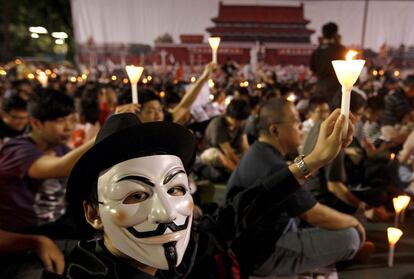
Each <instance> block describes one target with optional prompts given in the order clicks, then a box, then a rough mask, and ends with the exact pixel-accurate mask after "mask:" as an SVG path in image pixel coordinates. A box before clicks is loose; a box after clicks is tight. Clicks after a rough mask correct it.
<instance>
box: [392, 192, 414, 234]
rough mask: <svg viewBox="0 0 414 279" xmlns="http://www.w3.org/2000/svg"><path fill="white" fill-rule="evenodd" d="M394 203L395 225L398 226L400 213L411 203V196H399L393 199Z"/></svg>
mask: <svg viewBox="0 0 414 279" xmlns="http://www.w3.org/2000/svg"><path fill="white" fill-rule="evenodd" d="M392 203H393V205H394V210H395V220H394V226H396V227H398V219H399V216H400V213H401V211H402V210H404V209H405V208H406V207H407V206H408V204H409V203H410V197H408V196H405V195H403V196H398V197H396V198H393V199H392Z"/></svg>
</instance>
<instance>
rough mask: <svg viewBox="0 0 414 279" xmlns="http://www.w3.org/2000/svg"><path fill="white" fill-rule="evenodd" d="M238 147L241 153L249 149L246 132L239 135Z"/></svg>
mask: <svg viewBox="0 0 414 279" xmlns="http://www.w3.org/2000/svg"><path fill="white" fill-rule="evenodd" d="M240 147H241V151H242V153H243V154H246V152H247V150H249V141H248V140H247V135H246V134H243V135H242V136H241V137H240Z"/></svg>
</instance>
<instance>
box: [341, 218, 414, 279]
mask: <svg viewBox="0 0 414 279" xmlns="http://www.w3.org/2000/svg"><path fill="white" fill-rule="evenodd" d="M388 226H392V224H391V223H369V224H367V230H368V239H369V240H371V241H373V242H374V243H375V245H376V251H375V253H374V254H373V255H372V257H371V258H370V260H369V261H368V262H367V263H365V264H360V265H355V266H352V267H349V268H346V269H344V270H340V271H339V278H340V279H365V278H367V279H371V278H375V279H376V278H384V279H388V278H390V279H413V278H414V216H411V217H409V218H407V219H406V221H405V223H404V224H403V225H402V226H401V227H400V228H401V229H402V230H403V233H404V234H403V236H402V237H401V239H400V241H399V242H398V243H397V246H396V248H395V258H394V266H393V267H391V268H390V267H388V266H387V257H388V241H387V235H386V229H387V227H388Z"/></svg>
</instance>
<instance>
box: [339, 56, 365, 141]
mask: <svg viewBox="0 0 414 279" xmlns="http://www.w3.org/2000/svg"><path fill="white" fill-rule="evenodd" d="M356 54H357V52H355V51H352V50H350V51H349V52H348V53H347V55H346V60H334V61H332V65H333V67H334V70H335V73H336V76H337V78H338V80H339V83H340V84H341V85H342V102H341V114H343V115H344V116H345V127H344V130H343V134H342V135H343V138H345V137H346V135H347V133H348V121H349V104H350V100H351V91H352V86H354V84H355V82H356V81H357V79H358V77H359V75H360V74H361V71H362V68H363V67H364V64H365V60H361V59H358V60H352V58H353V57H354V56H355V55H356Z"/></svg>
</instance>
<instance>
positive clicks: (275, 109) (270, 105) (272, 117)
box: [257, 97, 293, 135]
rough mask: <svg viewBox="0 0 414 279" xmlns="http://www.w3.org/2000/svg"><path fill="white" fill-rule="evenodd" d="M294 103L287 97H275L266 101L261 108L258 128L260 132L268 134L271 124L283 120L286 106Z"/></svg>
mask: <svg viewBox="0 0 414 279" xmlns="http://www.w3.org/2000/svg"><path fill="white" fill-rule="evenodd" d="M287 105H293V103H292V102H289V101H288V100H286V99H285V98H280V97H275V98H272V99H269V100H268V101H266V102H265V103H264V104H263V105H262V106H261V108H260V112H259V119H258V120H257V129H258V131H259V132H260V133H262V134H265V135H267V134H268V133H269V132H268V129H269V127H270V125H272V124H274V123H276V122H281V121H283V114H284V108H285V107H286V106H287Z"/></svg>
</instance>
